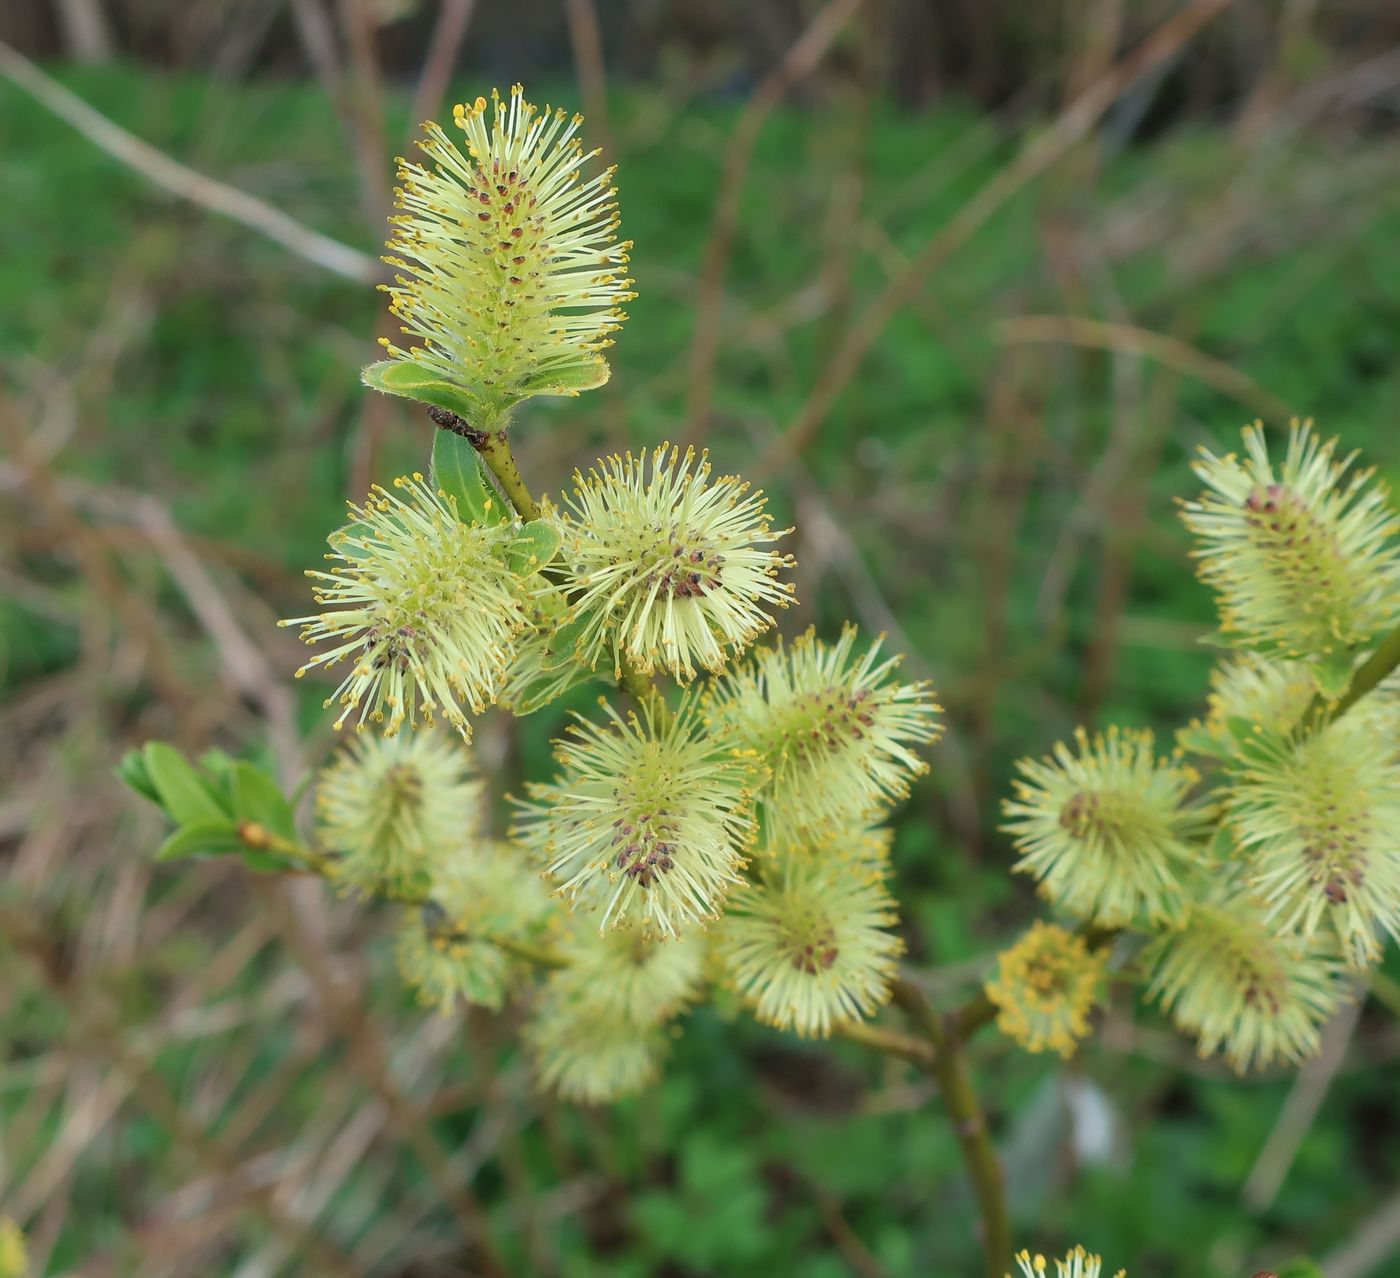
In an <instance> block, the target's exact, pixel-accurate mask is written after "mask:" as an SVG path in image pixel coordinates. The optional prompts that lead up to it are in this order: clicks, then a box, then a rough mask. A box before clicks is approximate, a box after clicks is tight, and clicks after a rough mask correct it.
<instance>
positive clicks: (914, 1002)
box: [893, 978, 1011, 1278]
mask: <svg viewBox="0 0 1400 1278" xmlns="http://www.w3.org/2000/svg"><path fill="white" fill-rule="evenodd" d="M893 993H894V1001H895V1002H896V1003H897V1004H898V1005H899V1006H900V1007H901V1008H902V1009H903V1010H904V1012H905V1013H906V1014H907V1015H908V1017H909V1019H910V1020H912V1021H913V1022H914V1024H915V1025H916V1026H918V1028H919V1030H920V1031H921V1032H922V1033H923V1035H924V1037H925V1038H927V1039H928V1042H929V1046H930V1047H932V1049H933V1053H932V1059H931V1060H930V1061H929V1062H928V1063H927V1064H925V1066H924V1068H925V1069H926V1070H927V1071H928V1073H929V1075H930V1077H932V1078H933V1080H934V1082H936V1083H937V1084H938V1090H939V1092H940V1093H941V1094H942V1096H943V1104H944V1107H945V1108H946V1109H947V1111H948V1117H949V1118H950V1119H951V1120H952V1123H953V1132H954V1134H955V1135H956V1136H957V1138H958V1146H959V1148H960V1149H961V1150H962V1156H963V1162H964V1163H965V1164H966V1165H967V1171H968V1175H969V1177H970V1178H971V1180H972V1188H973V1192H974V1193H975V1194H976V1196H977V1205H978V1209H979V1210H980V1212H981V1215H982V1252H983V1255H984V1256H985V1258H986V1264H985V1272H986V1275H987V1278H1002V1275H1003V1274H1004V1273H1005V1272H1006V1268H1005V1267H1006V1265H1007V1264H1008V1263H1009V1262H1010V1260H1011V1218H1010V1215H1009V1213H1008V1211H1007V1206H1006V1179H1005V1177H1004V1176H1003V1174H1002V1170H1001V1163H1000V1161H998V1159H997V1152H996V1149H995V1148H994V1147H993V1145H992V1138H991V1133H989V1132H988V1131H987V1120H986V1118H985V1117H984V1115H983V1113H982V1104H981V1102H980V1101H979V1100H978V1099H977V1091H976V1088H975V1087H974V1086H973V1083H972V1071H971V1069H970V1068H969V1066H968V1063H967V1053H966V1051H965V1050H964V1046H965V1045H964V1043H963V1039H962V1037H961V1036H960V1035H959V1034H958V1033H956V1032H954V1030H953V1028H952V1026H951V1025H950V1024H948V1023H947V1022H946V1021H945V1020H944V1018H943V1017H942V1016H940V1015H939V1013H937V1012H936V1011H934V1009H933V1008H932V1007H930V1006H929V1002H928V999H926V998H925V997H924V995H923V992H922V991H921V990H920V989H919V988H918V987H917V986H915V985H912V984H911V983H910V982H908V981H906V980H904V979H903V978H900V979H899V980H896V981H895V983H894V989H893Z"/></svg>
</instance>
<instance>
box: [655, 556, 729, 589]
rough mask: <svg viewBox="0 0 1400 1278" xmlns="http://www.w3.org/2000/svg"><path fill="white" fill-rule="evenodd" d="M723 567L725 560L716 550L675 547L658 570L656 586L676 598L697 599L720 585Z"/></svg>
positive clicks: (662, 561)
mask: <svg viewBox="0 0 1400 1278" xmlns="http://www.w3.org/2000/svg"><path fill="white" fill-rule="evenodd" d="M723 567H724V556H723V555H721V554H720V553H719V551H717V550H712V549H709V548H707V547H703V546H696V547H694V548H687V547H685V546H683V545H676V544H675V543H672V545H671V550H670V553H669V554H668V555H666V556H664V557H663V558H662V560H661V562H660V564H659V565H658V566H657V568H656V570H655V571H656V576H657V584H658V585H659V586H660V587H661V589H662V590H665V591H666V592H668V593H669V594H670V595H671V596H672V597H673V598H676V599H696V598H699V597H700V596H702V595H706V594H708V593H709V592H710V591H711V590H713V589H714V588H715V587H716V586H718V585H719V583H720V577H721V570H722V569H723Z"/></svg>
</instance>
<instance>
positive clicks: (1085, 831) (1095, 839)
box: [1060, 790, 1136, 845]
mask: <svg viewBox="0 0 1400 1278" xmlns="http://www.w3.org/2000/svg"><path fill="white" fill-rule="evenodd" d="M1135 811H1136V809H1135V808H1134V806H1133V804H1132V801H1131V799H1125V798H1124V796H1122V795H1119V794H1115V793H1114V792H1113V791H1112V790H1077V791H1076V792H1075V793H1074V794H1072V795H1070V797H1069V799H1068V800H1066V802H1065V805H1064V807H1062V808H1061V809H1060V827H1061V828H1062V829H1063V830H1064V831H1065V832H1066V833H1067V834H1071V835H1073V836H1074V837H1075V838H1076V839H1079V840H1080V841H1081V842H1084V843H1093V844H1095V845H1103V844H1112V843H1114V842H1115V841H1116V840H1118V839H1120V838H1122V837H1123V831H1124V830H1125V829H1127V828H1129V827H1130V826H1131V824H1132V820H1133V814H1134V812H1135Z"/></svg>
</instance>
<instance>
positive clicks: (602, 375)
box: [521, 359, 612, 396]
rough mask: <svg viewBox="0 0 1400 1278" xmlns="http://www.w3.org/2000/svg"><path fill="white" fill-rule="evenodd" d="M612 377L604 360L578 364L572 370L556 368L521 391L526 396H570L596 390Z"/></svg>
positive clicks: (523, 387)
mask: <svg viewBox="0 0 1400 1278" xmlns="http://www.w3.org/2000/svg"><path fill="white" fill-rule="evenodd" d="M611 376H612V369H610V368H609V367H608V365H607V362H606V361H605V360H603V359H599V360H598V362H597V363H596V364H576V365H574V366H573V367H572V368H562V369H561V368H554V369H550V371H549V372H547V373H541V374H540V375H539V376H538V377H532V378H531V379H530V380H529V381H528V382H526V383H525V385H524V386H522V387H521V391H522V393H523V394H525V395H568V396H574V395H577V394H579V392H581V391H586V390H594V389H596V388H597V387H599V386H602V385H603V384H604V383H605V382H606V381H607V380H608V378H609V377H611Z"/></svg>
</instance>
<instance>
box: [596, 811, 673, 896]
mask: <svg viewBox="0 0 1400 1278" xmlns="http://www.w3.org/2000/svg"><path fill="white" fill-rule="evenodd" d="M677 834H678V827H677V823H676V822H675V821H674V820H672V819H670V818H669V817H668V816H667V815H666V813H665V812H643V813H640V814H637V815H636V816H634V817H632V818H631V819H629V818H628V817H618V819H617V820H616V821H614V822H613V836H612V846H613V847H614V848H616V849H617V854H616V856H615V857H614V858H613V865H614V866H615V867H616V868H617V869H618V870H621V871H622V873H623V874H625V875H626V876H627V877H628V878H629V879H633V880H634V881H635V882H636V884H637V886H638V887H643V888H649V887H651V885H652V884H653V883H655V882H656V880H657V877H658V876H659V875H662V874H667V873H669V872H670V871H671V870H673V869H675V866H676V861H675V853H676V839H677Z"/></svg>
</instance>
